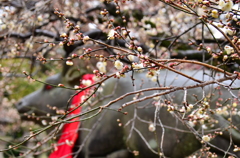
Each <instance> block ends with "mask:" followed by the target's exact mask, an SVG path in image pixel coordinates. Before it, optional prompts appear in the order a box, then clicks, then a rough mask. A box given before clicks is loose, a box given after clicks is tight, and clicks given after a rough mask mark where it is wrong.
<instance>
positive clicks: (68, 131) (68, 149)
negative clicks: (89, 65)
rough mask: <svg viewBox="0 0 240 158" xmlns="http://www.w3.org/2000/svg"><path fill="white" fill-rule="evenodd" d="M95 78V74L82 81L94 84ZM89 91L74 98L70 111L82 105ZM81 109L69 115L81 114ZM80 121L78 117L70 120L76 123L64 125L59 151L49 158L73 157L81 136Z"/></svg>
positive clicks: (84, 76)
mask: <svg viewBox="0 0 240 158" xmlns="http://www.w3.org/2000/svg"><path fill="white" fill-rule="evenodd" d="M93 76H94V75H93V74H86V75H83V77H82V80H90V81H91V82H92V84H93V83H94V81H93ZM80 87H81V88H83V87H85V86H84V85H80ZM88 91H89V89H86V90H84V91H81V92H80V93H78V94H77V95H76V96H74V97H73V99H72V103H71V107H70V108H69V111H71V110H73V109H74V108H76V107H77V106H78V105H79V104H80V103H81V98H82V96H84V95H85V94H86V93H88ZM81 109H82V107H79V108H77V109H75V110H74V111H72V112H71V113H69V114H68V115H69V116H72V115H77V114H80V113H81ZM79 119H80V118H79V117H77V118H74V119H72V120H70V121H76V122H72V123H66V124H64V126H63V129H62V133H61V136H60V139H59V140H58V143H57V149H56V150H55V151H53V152H52V153H51V154H50V156H49V158H61V157H64V158H72V157H73V155H72V150H73V147H74V144H75V142H76V140H77V138H78V134H79V131H78V129H79V127H80V121H79Z"/></svg>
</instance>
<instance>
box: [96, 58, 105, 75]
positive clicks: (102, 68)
mask: <svg viewBox="0 0 240 158" xmlns="http://www.w3.org/2000/svg"><path fill="white" fill-rule="evenodd" d="M106 65H107V63H106V62H101V61H99V62H97V65H96V66H97V68H98V70H99V71H100V72H102V73H106V72H107V71H106Z"/></svg>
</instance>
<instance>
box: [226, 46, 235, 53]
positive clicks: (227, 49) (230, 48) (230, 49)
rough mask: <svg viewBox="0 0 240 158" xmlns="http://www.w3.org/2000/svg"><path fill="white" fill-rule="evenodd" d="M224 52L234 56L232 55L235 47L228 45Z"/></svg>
mask: <svg viewBox="0 0 240 158" xmlns="http://www.w3.org/2000/svg"><path fill="white" fill-rule="evenodd" d="M224 50H225V51H226V53H227V54H232V53H234V49H233V47H231V46H228V45H226V46H225V47H224Z"/></svg>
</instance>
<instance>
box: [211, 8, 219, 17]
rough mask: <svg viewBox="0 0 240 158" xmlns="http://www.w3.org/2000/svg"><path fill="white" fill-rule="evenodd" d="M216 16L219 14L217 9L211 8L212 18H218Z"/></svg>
mask: <svg viewBox="0 0 240 158" xmlns="http://www.w3.org/2000/svg"><path fill="white" fill-rule="evenodd" d="M218 16H219V14H218V10H216V9H213V10H212V17H214V18H218Z"/></svg>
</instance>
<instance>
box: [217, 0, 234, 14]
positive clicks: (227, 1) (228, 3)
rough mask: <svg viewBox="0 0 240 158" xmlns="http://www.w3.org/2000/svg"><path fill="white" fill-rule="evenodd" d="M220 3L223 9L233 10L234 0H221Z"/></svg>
mask: <svg viewBox="0 0 240 158" xmlns="http://www.w3.org/2000/svg"><path fill="white" fill-rule="evenodd" d="M218 5H219V8H220V9H221V10H222V11H227V12H228V11H231V10H232V7H233V2H232V0H220V1H219V3H218Z"/></svg>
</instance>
